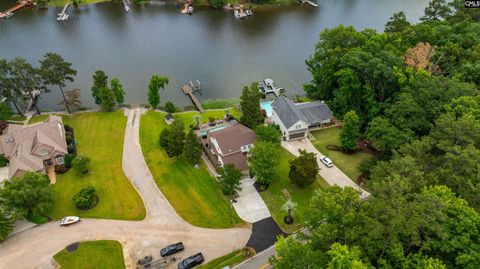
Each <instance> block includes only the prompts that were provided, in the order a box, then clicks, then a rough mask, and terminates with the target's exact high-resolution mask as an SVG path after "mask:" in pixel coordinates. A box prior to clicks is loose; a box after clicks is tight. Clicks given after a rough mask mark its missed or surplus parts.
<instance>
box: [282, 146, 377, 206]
mask: <svg viewBox="0 0 480 269" xmlns="http://www.w3.org/2000/svg"><path fill="white" fill-rule="evenodd" d="M282 146H283V147H284V148H285V149H287V150H288V151H289V152H290V153H292V154H293V155H295V156H297V157H298V156H299V155H300V153H299V152H298V150H300V149H301V150H306V151H307V152H312V153H315V154H316V157H317V162H318V166H319V167H320V171H319V172H318V173H319V174H320V176H322V177H323V179H325V181H327V183H328V184H330V185H337V186H340V187H342V188H345V187H352V188H355V189H357V190H359V191H361V192H362V197H367V196H369V195H370V193H369V192H367V191H365V190H364V189H362V188H360V186H358V185H357V184H356V183H355V182H353V180H351V179H350V178H349V177H348V176H347V175H345V174H344V173H343V172H342V170H340V169H338V167H337V166H335V165H334V166H333V167H330V168H328V167H326V166H325V165H324V164H323V163H322V161H321V160H320V158H321V157H323V155H322V153H320V152H319V151H318V150H317V149H316V148H315V146H313V145H312V143H311V142H310V141H309V140H308V139H301V140H294V141H282Z"/></svg>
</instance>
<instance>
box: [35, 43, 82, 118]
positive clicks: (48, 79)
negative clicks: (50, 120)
mask: <svg viewBox="0 0 480 269" xmlns="http://www.w3.org/2000/svg"><path fill="white" fill-rule="evenodd" d="M40 65H41V66H40V72H41V75H42V78H43V80H44V82H45V84H50V85H56V86H58V87H59V88H60V92H61V93H62V96H63V102H64V103H63V104H64V105H65V108H66V109H67V111H68V113H72V112H71V110H70V107H69V106H68V105H69V104H68V102H67V98H66V97H65V93H64V92H63V87H65V82H66V81H69V82H73V77H74V76H76V75H77V71H76V70H75V69H72V68H71V66H72V64H71V63H69V62H66V61H65V60H64V59H63V58H62V56H60V55H59V54H56V53H52V52H49V53H47V54H45V55H43V60H41V61H40Z"/></svg>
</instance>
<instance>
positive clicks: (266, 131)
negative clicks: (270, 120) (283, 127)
mask: <svg viewBox="0 0 480 269" xmlns="http://www.w3.org/2000/svg"><path fill="white" fill-rule="evenodd" d="M255 134H256V135H257V140H258V141H265V142H270V143H273V144H276V145H280V136H281V135H282V133H281V132H280V129H279V128H278V126H276V125H273V124H270V125H268V126H265V125H263V124H261V125H258V126H257V127H256V128H255Z"/></svg>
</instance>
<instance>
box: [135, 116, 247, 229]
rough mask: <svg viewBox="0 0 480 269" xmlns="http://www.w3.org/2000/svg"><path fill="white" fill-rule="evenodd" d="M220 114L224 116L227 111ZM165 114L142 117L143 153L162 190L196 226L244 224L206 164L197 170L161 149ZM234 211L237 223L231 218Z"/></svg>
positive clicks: (186, 117)
mask: <svg viewBox="0 0 480 269" xmlns="http://www.w3.org/2000/svg"><path fill="white" fill-rule="evenodd" d="M214 112H215V113H210V112H207V113H206V114H207V115H209V114H214V115H217V114H218V113H217V111H214ZM220 113H221V115H223V111H220ZM194 114H195V113H194V112H191V113H190V112H189V113H181V114H178V115H179V116H180V118H182V119H184V120H185V121H187V120H188V121H189V122H190V121H191V119H192V117H193V115H194ZM202 116H203V115H202ZM164 117H165V114H164V113H160V112H155V111H149V112H148V113H147V114H145V115H143V116H142V118H141V124H140V143H141V145H142V151H143V155H144V156H145V160H146V162H147V164H148V167H149V168H150V171H151V172H152V174H153V177H154V178H155V182H156V183H157V185H158V187H159V188H160V189H161V190H162V193H163V194H164V195H165V196H166V197H167V199H168V200H169V202H170V203H171V204H172V206H173V207H174V208H175V210H176V211H177V213H178V214H179V215H180V216H181V217H182V218H183V219H185V220H186V221H188V222H189V223H191V224H193V225H195V226H200V227H207V228H228V227H233V226H241V225H244V222H243V221H242V220H241V219H240V218H239V217H238V216H237V214H236V212H235V210H234V209H232V207H231V205H230V202H229V200H228V199H227V198H226V197H225V196H224V195H223V194H222V193H221V191H220V188H219V186H218V184H217V182H216V181H215V179H214V178H213V177H212V176H211V175H210V174H209V173H208V171H207V169H206V167H205V165H204V164H203V163H202V164H201V166H200V169H198V170H196V169H195V168H194V167H193V165H191V164H189V163H187V162H185V161H183V160H176V158H172V159H170V158H169V157H168V156H167V154H166V153H165V151H164V150H163V149H162V148H160V146H159V144H158V137H159V135H160V132H161V130H162V129H163V128H166V127H167V124H166V123H165V120H164ZM187 126H188V125H187ZM232 214H233V224H232V223H231V220H230V219H231V218H232V217H231V216H232Z"/></svg>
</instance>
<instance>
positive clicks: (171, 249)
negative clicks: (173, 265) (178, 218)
mask: <svg viewBox="0 0 480 269" xmlns="http://www.w3.org/2000/svg"><path fill="white" fill-rule="evenodd" d="M182 250H184V247H183V243H182V242H178V243H176V244H171V245H168V246H166V247H164V248H162V249H161V250H160V256H162V257H167V256H170V255H172V254H175V253H177V252H180V251H182Z"/></svg>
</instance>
